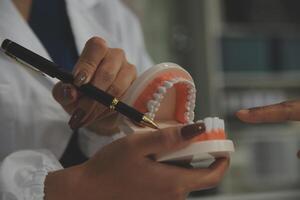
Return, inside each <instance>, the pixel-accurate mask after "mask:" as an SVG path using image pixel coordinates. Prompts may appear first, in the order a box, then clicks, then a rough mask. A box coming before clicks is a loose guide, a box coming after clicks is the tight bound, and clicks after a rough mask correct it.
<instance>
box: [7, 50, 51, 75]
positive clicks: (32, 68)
mask: <svg viewBox="0 0 300 200" xmlns="http://www.w3.org/2000/svg"><path fill="white" fill-rule="evenodd" d="M5 53H6V55H8V56H9V57H11V58H12V59H13V60H15V61H16V62H18V63H19V64H20V65H21V66H23V67H25V68H26V69H29V70H31V71H32V72H35V73H38V74H40V75H42V76H44V77H46V75H45V74H44V73H43V72H41V71H40V70H38V69H36V68H34V67H32V66H31V65H29V64H28V63H26V62H24V61H22V60H19V59H18V58H17V57H15V56H14V55H12V54H10V53H8V52H5Z"/></svg>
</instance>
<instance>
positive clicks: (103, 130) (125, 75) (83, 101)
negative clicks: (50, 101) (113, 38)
mask: <svg viewBox="0 0 300 200" xmlns="http://www.w3.org/2000/svg"><path fill="white" fill-rule="evenodd" d="M73 74H74V77H75V82H74V83H75V85H76V86H81V85H83V84H86V83H91V84H92V85H94V86H96V87H97V88H99V89H101V90H103V91H106V92H108V93H109V94H111V95H113V96H114V97H117V98H120V97H122V96H123V95H124V93H125V92H126V90H127V89H128V88H129V86H130V85H131V84H132V82H133V81H134V80H135V79H136V76H137V73H136V69H135V66H134V65H132V64H130V63H129V62H128V61H127V59H126V56H125V53H124V51H123V50H121V49H114V48H109V47H107V45H106V43H105V41H104V40H103V39H101V38H98V37H93V38H91V39H90V40H88V41H87V43H86V45H85V47H84V50H83V52H82V54H81V56H80V58H79V60H78V62H77V64H76V66H75V68H74V70H73ZM53 96H54V98H55V99H56V100H57V101H58V102H59V103H60V104H61V105H62V106H63V108H64V109H65V110H66V111H67V112H68V113H69V114H72V117H71V119H70V121H69V125H70V127H71V128H72V129H78V128H80V127H82V126H88V128H90V129H91V130H93V131H95V132H98V133H99V134H102V135H110V134H112V133H114V132H117V127H116V113H114V112H110V111H109V110H108V109H107V108H106V107H105V106H103V105H101V104H100V103H98V102H96V101H94V100H92V99H90V98H88V97H86V96H83V95H82V94H80V93H79V92H78V91H77V90H76V89H75V87H74V86H72V85H70V84H63V83H62V82H59V83H58V84H56V85H55V87H54V89H53Z"/></svg>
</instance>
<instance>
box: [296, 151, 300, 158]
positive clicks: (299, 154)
mask: <svg viewBox="0 0 300 200" xmlns="http://www.w3.org/2000/svg"><path fill="white" fill-rule="evenodd" d="M297 156H298V158H299V159H300V151H298V154H297Z"/></svg>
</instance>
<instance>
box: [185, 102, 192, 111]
mask: <svg viewBox="0 0 300 200" xmlns="http://www.w3.org/2000/svg"><path fill="white" fill-rule="evenodd" d="M190 107H191V102H189V101H188V102H186V104H185V108H186V109H187V108H190Z"/></svg>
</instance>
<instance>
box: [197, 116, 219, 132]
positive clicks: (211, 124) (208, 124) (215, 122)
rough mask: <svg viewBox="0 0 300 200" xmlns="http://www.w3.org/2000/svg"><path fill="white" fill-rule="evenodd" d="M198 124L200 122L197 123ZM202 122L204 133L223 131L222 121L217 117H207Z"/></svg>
mask: <svg viewBox="0 0 300 200" xmlns="http://www.w3.org/2000/svg"><path fill="white" fill-rule="evenodd" d="M198 122H200V121H198ZM202 122H204V124H205V128H206V132H211V131H217V130H220V129H221V130H224V129H225V123H224V120H223V119H220V118H218V117H207V118H204V120H203V121H202Z"/></svg>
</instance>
